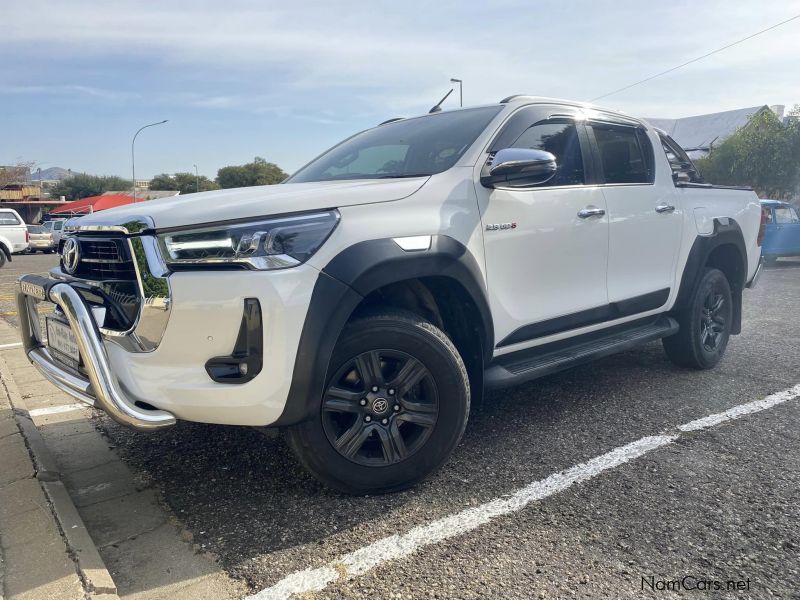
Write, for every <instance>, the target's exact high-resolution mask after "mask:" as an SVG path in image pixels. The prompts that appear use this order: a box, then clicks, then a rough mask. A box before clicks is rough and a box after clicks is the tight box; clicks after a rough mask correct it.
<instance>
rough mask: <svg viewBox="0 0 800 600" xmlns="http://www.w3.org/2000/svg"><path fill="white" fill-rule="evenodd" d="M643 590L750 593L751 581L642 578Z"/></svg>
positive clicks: (696, 577) (688, 577) (701, 578)
mask: <svg viewBox="0 0 800 600" xmlns="http://www.w3.org/2000/svg"><path fill="white" fill-rule="evenodd" d="M642 590H649V591H652V592H684V591H685V592H748V591H750V580H749V579H727V580H722V579H707V578H705V577H699V576H696V575H684V576H683V577H681V578H677V579H660V578H657V577H655V576H654V575H643V576H642Z"/></svg>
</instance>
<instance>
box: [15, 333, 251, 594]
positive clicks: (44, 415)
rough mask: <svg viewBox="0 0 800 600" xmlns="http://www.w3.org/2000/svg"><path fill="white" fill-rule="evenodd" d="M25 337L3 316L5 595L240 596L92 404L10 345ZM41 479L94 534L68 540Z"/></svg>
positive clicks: (238, 586) (236, 588) (231, 582)
mask: <svg viewBox="0 0 800 600" xmlns="http://www.w3.org/2000/svg"><path fill="white" fill-rule="evenodd" d="M18 339H19V338H18V334H17V330H16V329H15V328H14V327H12V326H11V325H9V324H8V323H6V322H5V321H0V377H2V382H3V387H4V389H3V394H0V396H2V398H0V403H2V404H0V406H2V408H0V419H1V420H0V456H2V457H4V459H3V462H2V464H0V485H1V486H2V488H0V539H1V540H2V549H3V559H2V560H3V562H2V568H0V573H4V576H3V582H2V583H3V585H2V588H0V589H3V590H5V599H3V597H2V594H0V600H12V599H13V600H16V599H17V598H31V599H36V600H38V599H40V598H59V599H61V598H64V599H71V598H85V597H86V596H87V595H90V596H92V597H102V598H116V597H117V596H116V595H111V596H108V595H107V593H108V592H112V593H113V592H114V591H116V592H117V593H118V594H119V597H122V598H125V599H131V600H150V599H159V598H170V600H173V599H177V600H182V599H184V598H185V599H187V600H188V599H191V600H196V599H200V600H202V599H203V598H209V599H211V598H213V599H218V598H235V597H240V596H241V595H243V589H242V585H241V584H239V583H238V582H234V581H233V580H231V579H230V578H229V577H228V576H227V575H226V574H224V572H223V571H222V570H221V569H220V567H219V566H217V565H216V564H215V563H214V562H213V561H212V560H211V559H210V558H209V557H208V556H207V555H204V554H201V553H198V552H197V551H196V548H195V547H194V546H193V544H192V542H191V536H189V534H187V533H185V532H184V531H183V530H182V529H181V527H180V525H179V523H177V521H175V520H174V519H173V518H171V517H170V515H169V514H168V513H167V511H166V510H165V509H164V508H163V507H162V505H161V503H160V500H159V492H158V490H157V489H154V488H152V487H150V486H148V484H147V482H144V481H140V480H138V479H137V477H136V476H135V474H134V473H132V472H131V471H130V469H129V468H128V467H127V466H126V465H125V464H124V463H123V462H122V461H121V460H120V459H119V456H118V455H117V453H116V452H115V450H114V448H113V447H112V446H111V444H110V443H109V442H108V440H106V439H105V438H104V437H103V436H102V435H101V434H100V433H99V432H98V431H97V429H96V428H95V427H94V425H93V423H92V419H93V418H97V415H96V414H93V411H92V409H90V408H87V407H84V406H82V405H80V404H77V403H76V402H75V400H74V399H72V398H70V397H69V396H67V395H66V394H63V393H61V392H59V391H58V390H57V389H56V388H55V387H54V386H53V385H51V384H50V383H49V382H48V381H46V380H45V379H44V378H43V377H42V376H41V375H40V374H39V373H38V371H37V370H36V369H35V368H34V367H32V366H31V365H30V363H29V362H28V360H27V359H26V357H25V356H24V353H23V351H22V349H21V348H19V347H3V346H4V345H6V344H14V343H15V342H17V341H18ZM15 399H16V400H15ZM12 406H13V409H16V410H17V413H18V415H23V414H24V415H25V416H26V418H29V421H28V422H29V423H30V422H32V423H31V427H30V429H31V430H32V432H31V434H32V435H34V436H39V439H40V440H41V441H40V445H41V448H40V449H38V450H37V448H35V447H34V448H33V455H34V459H36V454H37V453H42V454H45V455H46V456H47V458H46V459H45V460H46V461H47V460H49V461H51V463H52V464H51V466H50V467H49V469H48V470H49V471H51V473H49V474H48V475H47V477H46V479H53V480H54V481H53V482H51V483H45V484H42V485H40V482H39V480H37V479H36V474H37V472H36V469H35V467H34V463H33V462H32V460H31V454H30V453H29V452H28V448H27V447H26V442H25V437H24V435H23V433H21V432H20V429H19V427H18V425H17V420H19V418H18V419H15V418H14V414H13V412H12ZM40 470H41V469H40ZM40 478H41V475H40ZM62 482H63V483H62ZM43 485H44V487H45V492H46V491H48V490H49V488H48V487H47V486H48V485H50V486H51V487H56V491H58V488H60V490H61V491H62V492H63V494H64V501H65V502H66V503H67V504H69V505H70V507H72V511H73V512H74V520H75V521H76V522H79V523H80V525H78V526H77V527H76V529H81V530H84V527H85V532H88V535H84V536H83V537H80V536H78V539H77V540H76V541H75V542H74V544H70V539H69V538H70V534H71V532H70V531H67V532H66V533H67V542H66V543H65V541H64V537H62V535H61V532H60V531H59V526H58V523H59V521H60V520H63V519H59V518H58V517H60V516H61V515H60V514H58V511H56V518H55V519H54V516H53V512H52V511H51V509H50V507H49V506H48V502H47V499H46V494H45V493H43V489H42V487H43ZM67 493H68V495H67ZM75 508H77V510H75ZM68 516H69V515H67V517H68ZM84 523H85V526H84ZM68 546H69V550H68ZM71 555H76V556H77V558H81V557H84V558H85V557H87V556H88V557H89V560H88V564H81V561H80V560H78V563H77V564H76V562H75V561H73V559H72V558H71ZM83 563H87V561H86V560H84V561H83ZM106 566H107V571H106ZM84 567H85V568H88V569H89V571H88V573H87V571H86V569H85V568H84ZM112 578H113V580H112ZM82 580H83V581H82Z"/></svg>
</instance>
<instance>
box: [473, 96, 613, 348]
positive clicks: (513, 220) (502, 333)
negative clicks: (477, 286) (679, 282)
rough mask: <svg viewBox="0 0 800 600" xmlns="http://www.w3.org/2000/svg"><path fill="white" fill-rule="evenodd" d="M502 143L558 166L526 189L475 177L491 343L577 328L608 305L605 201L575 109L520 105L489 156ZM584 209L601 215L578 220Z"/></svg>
mask: <svg viewBox="0 0 800 600" xmlns="http://www.w3.org/2000/svg"><path fill="white" fill-rule="evenodd" d="M503 148H536V149H541V150H546V151H548V152H551V153H552V154H554V155H555V157H556V161H557V164H558V170H557V171H556V175H555V176H554V177H553V179H551V180H550V181H549V182H547V183H546V184H542V185H535V186H528V187H496V188H493V189H488V188H485V187H483V186H482V185H480V183H477V179H478V178H477V177H476V189H477V194H478V203H479V208H480V211H481V219H482V222H483V228H484V232H483V236H484V247H485V257H486V271H487V279H488V283H489V286H488V287H489V301H490V304H491V309H492V316H493V318H494V321H495V332H496V338H497V340H498V347H504V346H511V345H514V344H520V343H526V342H531V341H532V340H535V339H537V338H541V337H544V336H547V335H551V334H555V333H560V332H562V331H566V330H569V329H574V328H575V327H580V326H581V325H584V324H586V321H587V320H591V317H592V314H590V313H591V309H595V308H597V307H603V306H605V305H606V304H607V302H608V297H607V294H606V259H607V256H608V219H607V217H606V216H605V208H606V206H605V199H604V197H603V194H602V192H601V190H600V188H599V187H598V186H596V185H590V184H589V183H588V182H590V181H591V180H592V179H591V175H590V172H589V169H590V167H591V161H590V157H591V154H590V150H589V147H588V141H587V138H586V132H585V130H584V128H583V125H582V123H581V121H580V116H579V114H578V112H577V110H576V111H570V110H567V109H565V107H563V106H559V107H549V106H544V105H537V106H532V107H525V108H522V109H520V110H519V111H517V112H516V113H515V114H514V115H512V117H511V118H510V119H509V120H508V121H507V123H506V125H505V126H504V128H503V129H501V131H500V133H499V134H498V136H497V138H496V139H495V141H494V142H493V143H492V145H491V147H490V149H489V159H491V156H492V155H493V153H494V152H497V151H498V150H501V149H503ZM480 166H481V165H479V167H480ZM587 207H589V208H594V209H597V212H598V213H599V212H601V211H602V212H601V214H595V215H593V216H587V217H584V218H581V217H580V216H579V213H580V212H581V210H582V209H585V208H587Z"/></svg>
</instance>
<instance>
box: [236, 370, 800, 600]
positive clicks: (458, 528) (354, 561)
mask: <svg viewBox="0 0 800 600" xmlns="http://www.w3.org/2000/svg"><path fill="white" fill-rule="evenodd" d="M797 397H800V384H798V385H796V386H794V387H792V388H790V389H788V390H784V391H782V392H777V393H775V394H772V395H770V396H767V397H766V398H762V399H761V400H755V401H753V402H748V403H746V404H740V405H738V406H734V407H733V408H730V409H728V410H726V411H723V412H721V413H717V414H714V415H709V416H708V417H703V418H702V419H697V420H695V421H690V422H689V423H685V424H683V425H678V426H677V427H676V429H677V430H678V432H677V433H674V432H667V433H664V434H662V435H653V436H647V437H643V438H640V439H638V440H636V441H635V442H631V443H630V444H626V445H625V446H620V447H618V448H614V449H613V450H611V451H609V452H606V453H605V454H601V455H600V456H596V457H594V458H592V459H591V460H588V461H586V462H585V463H581V464H578V465H575V466H574V467H570V468H569V469H567V470H565V471H561V472H560V473H554V474H552V475H550V476H549V477H546V478H545V479H542V480H540V481H535V482H533V483H531V484H528V485H527V486H525V487H523V488H521V489H519V490H517V491H516V492H514V493H512V494H511V495H509V496H504V497H502V498H497V499H495V500H491V501H489V502H487V503H485V504H482V505H480V506H476V507H474V508H468V509H466V510H463V511H461V512H459V513H456V514H453V515H450V516H447V517H444V518H441V519H438V520H436V521H433V522H432V523H429V524H427V525H420V526H417V527H414V528H413V529H411V530H409V531H407V532H406V533H403V534H400V535H392V536H389V537H386V538H383V539H380V540H378V541H376V542H373V543H372V544H369V545H368V546H365V547H363V548H359V549H358V550H354V551H353V552H350V553H348V554H344V555H342V556H340V557H339V558H338V559H337V560H334V561H332V562H329V563H328V564H327V565H325V566H323V567H319V568H317V569H305V570H303V571H297V572H295V573H292V574H290V575H288V576H286V577H284V578H283V579H281V580H280V581H279V582H278V583H276V584H275V585H273V586H272V587H269V588H266V589H264V590H261V591H260V592H258V593H256V594H253V595H252V596H248V598H246V600H278V599H285V598H289V597H290V596H292V595H294V594H307V593H309V592H318V591H322V590H324V589H325V588H326V587H327V586H329V585H330V584H332V583H334V582H336V581H338V580H340V579H349V578H352V577H357V576H359V575H363V574H364V573H367V572H368V571H370V570H372V569H374V568H375V567H377V566H378V565H380V564H382V563H384V562H386V561H390V560H397V559H399V558H404V557H406V556H409V555H411V554H413V553H414V552H416V551H417V550H419V549H421V548H424V547H425V546H430V545H432V544H436V543H438V542H441V541H444V540H447V539H449V538H452V537H456V536H459V535H463V534H464V533H467V532H468V531H472V530H473V529H476V528H478V527H480V526H481V525H484V524H486V523H488V522H490V521H492V520H493V519H496V518H497V517H501V516H503V515H507V514H510V513H513V512H517V511H519V510H522V509H523V508H525V507H526V506H527V505H528V504H530V503H531V502H536V501H538V500H542V499H544V498H547V497H548V496H552V495H554V494H557V493H559V492H563V491H564V490H566V489H568V488H570V487H572V486H573V485H575V484H577V483H582V482H584V481H588V480H590V479H593V478H594V477H597V476H598V475H600V474H601V473H603V472H604V471H608V470H609V469H613V468H616V467H618V466H620V465H623V464H625V463H627V462H630V461H632V460H634V459H637V458H639V457H641V456H644V455H645V454H647V453H649V452H652V451H653V450H657V449H658V448H662V447H663V446H666V445H667V444H671V443H672V442H674V441H675V440H676V439H678V438H679V437H680V435H681V433H684V432H691V431H699V430H701V429H707V428H709V427H714V426H716V425H719V424H721V423H724V422H726V421H731V420H734V419H738V418H740V417H743V416H745V415H749V414H753V413H756V412H759V411H762V410H767V409H769V408H772V407H774V406H777V405H778V404H782V403H784V402H787V401H789V400H793V399H795V398H797Z"/></svg>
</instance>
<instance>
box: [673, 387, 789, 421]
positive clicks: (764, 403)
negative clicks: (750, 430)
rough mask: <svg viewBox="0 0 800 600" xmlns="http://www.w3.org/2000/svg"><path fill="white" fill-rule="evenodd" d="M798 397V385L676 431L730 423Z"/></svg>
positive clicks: (710, 416) (704, 418)
mask: <svg viewBox="0 0 800 600" xmlns="http://www.w3.org/2000/svg"><path fill="white" fill-rule="evenodd" d="M798 396H800V384H798V385H796V386H794V387H793V388H789V389H788V390H783V391H782V392H777V393H775V394H772V395H770V396H767V397H766V398H762V399H761V400H753V401H752V402H748V403H746V404H739V405H738V406H734V407H733V408H729V409H728V410H726V411H723V412H721V413H717V414H715V415H709V416H707V417H703V418H702V419H697V420H695V421H690V422H689V423H684V424H683V425H678V429H679V430H680V431H698V430H699V429H706V428H708V427H714V426H716V425H719V424H720V423H724V422H725V421H732V420H733V419H738V418H740V417H744V416H745V415H749V414H752V413H756V412H759V411H762V410H767V409H768V408H772V407H773V406H776V405H778V404H782V403H783V402H786V401H787V400H792V399H794V398H797V397H798Z"/></svg>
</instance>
